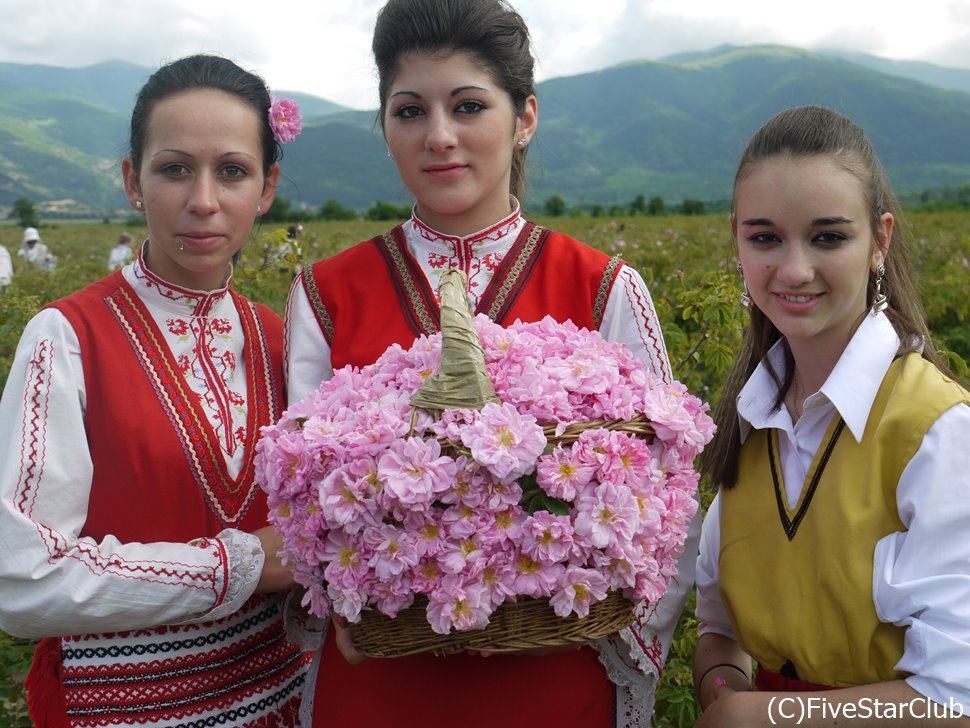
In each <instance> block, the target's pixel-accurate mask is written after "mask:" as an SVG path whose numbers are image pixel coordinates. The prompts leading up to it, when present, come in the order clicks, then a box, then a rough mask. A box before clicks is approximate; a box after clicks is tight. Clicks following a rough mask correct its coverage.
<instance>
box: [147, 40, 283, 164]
mask: <svg viewBox="0 0 970 728" xmlns="http://www.w3.org/2000/svg"><path fill="white" fill-rule="evenodd" d="M197 88H201V89H214V90H216V91H222V92H224V93H227V94H231V95H232V96H235V97H237V98H239V99H240V100H241V101H243V102H244V103H246V104H248V105H249V106H251V107H252V109H253V111H255V112H256V116H257V118H258V119H259V127H260V146H261V148H262V150H263V173H264V174H269V171H270V168H272V166H273V164H274V163H275V162H276V161H277V160H279V159H280V157H281V156H282V149H281V148H280V145H279V143H277V141H276V138H275V137H274V136H273V130H272V128H270V125H269V105H270V95H269V89H267V88H266V82H265V81H263V79H262V78H260V77H259V76H257V75H256V74H254V73H251V72H249V71H244V70H243V69H242V68H240V67H239V66H237V65H236V64H235V63H233V62H232V61H230V60H229V59H227V58H222V57H221V56H212V55H202V54H200V55H195V56H186V57H185V58H180V59H178V60H176V61H172V62H171V63H168V64H166V65H164V66H162V67H161V68H159V69H158V70H157V71H155V72H154V73H153V74H152V75H151V76H150V77H149V78H148V80H147V81H146V82H145V85H144V86H142V88H141V91H139V92H138V96H137V98H136V99H135V108H134V109H133V110H132V112H131V139H130V148H129V151H128V154H129V156H130V158H131V165H132V167H133V168H134V169H135V171H136V172H137V171H139V170H141V161H142V159H141V155H142V150H143V149H144V148H145V144H146V143H147V142H148V137H149V134H150V133H151V130H150V129H149V126H148V117H149V116H150V115H151V112H152V109H153V108H154V107H155V104H156V103H158V102H159V101H161V100H162V99H166V98H168V97H170V96H174V95H175V94H178V93H181V92H182V91H189V90H191V89H197Z"/></svg>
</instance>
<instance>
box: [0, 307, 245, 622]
mask: <svg viewBox="0 0 970 728" xmlns="http://www.w3.org/2000/svg"><path fill="white" fill-rule="evenodd" d="M84 412H85V391H84V373H83V371H82V363H81V352H80V346H79V344H78V339H77V336H76V335H75V333H74V330H73V328H72V327H71V325H70V324H69V323H68V321H67V319H65V318H64V316H63V315H62V314H61V313H60V312H59V311H56V310H53V309H48V310H45V311H42V312H40V313H39V314H38V315H37V316H35V317H34V318H33V319H32V320H31V321H30V322H29V323H28V324H27V326H26V328H25V329H24V332H23V335H22V337H21V340H20V343H19V345H18V347H17V352H16V355H15V358H14V362H13V366H12V368H11V371H10V375H9V378H8V380H7V384H6V387H5V389H4V392H3V398H2V400H0V593H2V595H3V597H2V598H0V629H2V630H3V631H5V632H8V633H9V634H12V635H16V636H20V637H29V638H36V637H47V636H60V635H67V634H84V633H96V632H108V631H121V630H128V629H137V628H143V627H152V626H156V625H159V624H168V623H176V622H186V621H199V620H201V619H205V618H207V615H208V614H209V613H210V611H211V610H213V609H220V608H221V609H220V611H226V610H227V609H228V610H230V611H232V607H230V606H228V605H227V598H226V596H225V595H226V593H229V592H233V593H234V595H235V597H234V599H233V600H232V601H233V602H235V608H238V606H239V605H241V603H242V601H244V600H245V599H246V598H248V596H249V594H251V592H252V590H253V589H254V588H255V583H247V584H244V585H238V584H234V583H233V581H232V580H230V577H229V571H230V568H233V569H238V570H240V571H241V572H244V573H249V571H250V568H249V567H250V563H237V564H235V565H233V566H230V561H229V557H228V556H227V549H226V544H225V543H224V542H223V541H222V540H220V539H218V538H215V539H213V538H210V539H202V540H200V541H199V542H198V543H197V544H195V545H190V544H181V543H147V544H142V543H121V542H120V541H118V539H116V538H114V537H112V536H106V537H105V538H104V539H103V540H102V541H101V542H100V543H99V542H96V541H95V540H94V539H91V538H82V537H81V536H80V533H81V531H82V529H83V527H84V523H85V521H86V517H87V509H88V499H89V495H90V491H91V483H92V473H93V466H92V462H91V457H90V454H89V450H88V445H87V437H86V432H85V428H84ZM233 551H234V557H235V558H236V560H237V561H240V560H242V561H247V562H249V561H250V560H251V559H252V558H257V559H261V558H262V551H261V549H260V550H259V554H258V555H256V556H253V555H252V554H251V553H250V554H248V555H247V554H245V553H244V552H245V548H242V547H240V546H239V545H238V544H237V545H236V546H235V547H234V548H233ZM159 565H164V567H165V568H159ZM227 580H228V583H227ZM244 581H245V579H244ZM249 581H250V582H251V579H250V580H249ZM200 585H205V588H200Z"/></svg>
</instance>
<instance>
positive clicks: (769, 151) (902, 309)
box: [701, 106, 953, 488]
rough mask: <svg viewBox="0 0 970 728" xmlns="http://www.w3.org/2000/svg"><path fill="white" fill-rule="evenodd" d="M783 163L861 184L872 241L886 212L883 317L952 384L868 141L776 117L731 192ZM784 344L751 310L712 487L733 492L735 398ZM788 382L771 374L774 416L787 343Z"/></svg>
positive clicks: (730, 382) (714, 452)
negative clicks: (841, 173)
mask: <svg viewBox="0 0 970 728" xmlns="http://www.w3.org/2000/svg"><path fill="white" fill-rule="evenodd" d="M780 155H785V156H790V157H795V158H802V157H814V156H824V157H828V158H831V159H833V160H834V161H836V162H838V163H839V164H840V165H842V166H843V168H844V169H846V170H847V171H848V172H850V173H851V174H852V175H854V176H855V177H856V178H857V179H858V180H859V182H860V183H861V184H862V190H863V195H864V197H865V203H866V207H867V209H868V210H869V220H870V226H871V228H872V231H873V234H874V235H875V233H876V231H877V229H878V226H879V223H880V219H881V217H882V215H883V214H884V213H886V212H888V213H891V214H892V215H893V217H894V218H895V225H894V226H893V230H892V239H891V240H890V245H889V251H888V254H887V255H886V257H885V263H884V265H885V267H886V272H885V274H884V276H883V281H882V291H883V293H884V294H885V295H886V297H887V299H888V303H889V307H888V308H887V309H886V315H887V317H888V318H889V320H890V321H891V322H892V325H893V328H895V330H896V333H897V334H898V336H899V339H900V342H901V343H900V353H901V354H902V353H906V352H910V351H918V350H919V349H920V347H922V355H923V358H924V359H926V360H928V361H930V362H932V363H933V364H935V365H936V366H937V367H938V368H939V369H940V370H941V371H943V372H944V373H945V374H947V376H950V377H953V375H952V373H950V371H949V369H948V368H947V367H946V365H945V364H944V362H943V361H942V359H941V357H940V356H939V355H938V354H937V351H936V348H935V347H934V346H933V341H932V339H931V338H930V333H929V330H928V329H927V326H926V316H925V315H924V313H923V305H922V302H921V301H920V298H919V292H918V289H917V286H916V279H915V275H914V273H913V268H912V263H911V260H910V257H911V256H910V250H909V248H910V243H909V240H908V238H907V235H906V234H905V230H904V226H903V225H902V224H901V219H900V217H901V216H900V209H899V203H898V202H897V200H896V196H895V195H894V194H893V192H892V189H891V188H890V187H889V181H888V180H887V178H886V172H885V170H884V169H883V167H882V164H881V163H880V162H879V158H878V157H877V156H876V153H875V151H874V150H873V148H872V144H871V143H870V142H869V139H868V137H867V136H866V133H865V132H864V131H863V130H862V129H861V128H860V127H859V126H858V125H856V124H855V123H854V122H853V121H852V120H851V119H848V118H847V117H845V116H842V115H841V114H838V113H836V112H835V111H832V110H830V109H826V108H823V107H821V106H800V107H797V108H793V109H787V110H785V111H782V112H780V113H779V114H776V115H775V116H773V117H772V118H771V119H769V120H768V122H767V123H766V124H765V125H764V126H762V127H761V128H760V129H759V130H758V131H757V132H755V134H754V136H753V137H751V140H750V141H749V142H748V145H747V147H746V148H745V150H744V154H742V156H741V161H740V163H739V164H738V171H737V174H736V175H735V178H734V190H735V193H736V192H737V187H738V183H739V182H741V181H742V180H744V179H745V178H746V177H747V175H748V174H750V173H751V171H752V169H753V168H754V167H755V166H756V165H757V164H758V163H759V162H763V161H765V160H767V159H770V158H773V157H777V156H780ZM875 290H876V276H875V274H874V273H872V272H871V271H870V273H869V284H868V288H867V293H866V305H867V306H871V305H872V299H873V297H874V295H875ZM781 338H783V337H782V336H781V333H780V332H779V331H778V329H777V328H775V326H774V324H772V323H771V321H770V320H769V319H768V317H767V316H765V314H764V313H763V312H762V311H761V310H760V309H758V308H757V307H756V306H752V308H751V322H750V324H749V326H748V329H747V331H746V332H745V335H744V340H743V342H742V344H741V351H740V352H739V354H738V356H737V358H736V359H735V363H734V367H733V368H732V370H731V372H730V374H729V375H728V378H727V380H726V382H725V384H724V389H723V391H722V393H721V398H720V400H719V401H718V404H717V407H716V408H715V412H714V421H715V422H716V424H717V434H716V435H715V437H714V441H713V442H712V443H711V445H710V446H709V447H708V448H707V449H706V450H704V452H703V453H702V455H701V469H702V471H703V472H704V473H705V474H707V475H708V476H709V477H710V479H711V482H712V483H713V484H714V485H718V486H723V487H726V488H730V487H732V486H734V485H735V483H736V482H737V479H738V457H739V454H740V450H741V438H740V427H739V423H738V409H737V398H738V394H739V393H740V391H741V389H742V387H744V385H745V383H746V382H747V381H748V379H749V378H750V376H751V374H752V373H753V372H754V370H755V369H756V368H757V366H758V364H759V363H760V362H761V361H762V359H764V357H765V355H766V354H767V353H768V350H769V349H770V348H771V347H772V346H773V345H774V344H775V343H776V342H777V341H778V340H779V339H781ZM782 346H783V347H784V354H785V374H784V376H782V375H781V374H779V373H778V372H776V371H774V369H773V368H771V367H770V366H769V373H770V374H771V376H772V377H773V378H774V379H775V381H776V383H777V384H778V397H777V399H776V400H775V402H774V406H775V408H776V409H777V408H778V407H780V406H781V403H782V402H783V401H784V398H785V394H786V393H787V392H788V389H789V388H790V387H791V384H792V379H793V378H794V360H793V358H792V354H791V350H790V349H789V348H788V343H787V342H785V341H783V342H782Z"/></svg>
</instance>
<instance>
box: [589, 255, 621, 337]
mask: <svg viewBox="0 0 970 728" xmlns="http://www.w3.org/2000/svg"><path fill="white" fill-rule="evenodd" d="M622 263H623V260H622V259H621V258H620V256H618V255H614V256H613V257H612V258H610V262H609V263H607V264H606V270H604V271H603V278H602V279H600V287H599V289H597V291H596V300H595V301H594V303H593V329H594V330H595V331H599V328H600V324H601V323H603V314H604V313H605V312H606V299H607V297H608V296H609V294H610V288H611V287H612V284H613V275H614V274H615V273H616V269H617V268H619V267H620V265H621V264H622Z"/></svg>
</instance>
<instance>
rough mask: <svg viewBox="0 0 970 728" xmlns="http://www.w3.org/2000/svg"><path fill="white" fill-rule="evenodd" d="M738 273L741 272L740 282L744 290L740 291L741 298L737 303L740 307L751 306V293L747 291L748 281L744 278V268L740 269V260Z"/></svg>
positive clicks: (748, 307)
mask: <svg viewBox="0 0 970 728" xmlns="http://www.w3.org/2000/svg"><path fill="white" fill-rule="evenodd" d="M738 273H740V274H741V282H742V283H743V284H744V291H743V292H742V293H741V298H740V299H739V300H738V304H739V305H740V306H741V307H742V308H747V309H750V308H751V305H752V304H751V294H749V293H748V282H747V281H746V280H744V270H742V269H741V261H740V260H739V261H738Z"/></svg>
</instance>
